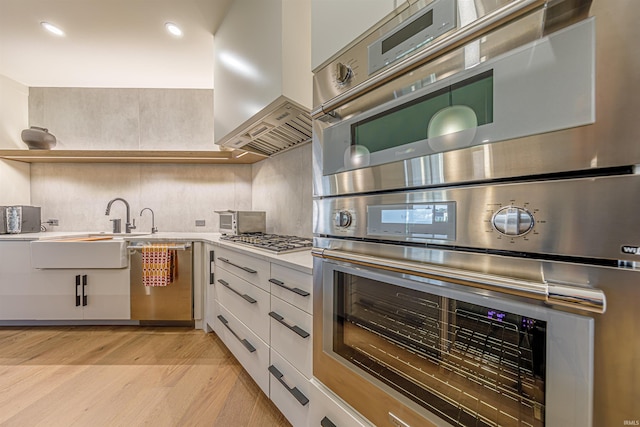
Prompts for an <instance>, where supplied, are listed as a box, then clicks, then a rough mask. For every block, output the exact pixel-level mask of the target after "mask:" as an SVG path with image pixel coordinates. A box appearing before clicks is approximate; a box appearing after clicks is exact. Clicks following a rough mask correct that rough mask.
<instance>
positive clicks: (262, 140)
mask: <svg viewBox="0 0 640 427" xmlns="http://www.w3.org/2000/svg"><path fill="white" fill-rule="evenodd" d="M307 142H311V115H310V113H309V110H307V109H306V108H304V107H302V106H300V105H299V104H297V103H295V102H294V101H292V100H290V99H288V98H287V97H285V96H280V97H278V98H277V99H276V100H275V101H274V102H272V103H271V104H269V105H267V106H266V107H265V108H263V109H262V110H261V111H260V112H259V113H258V114H256V115H254V116H253V117H252V118H251V119H250V120H248V121H247V122H245V123H243V124H242V125H240V126H239V127H238V128H236V130H235V131H234V132H231V133H230V134H229V135H228V136H226V137H225V138H223V139H222V140H220V141H219V142H217V144H219V145H221V146H223V147H227V148H232V149H236V150H245V151H250V152H252V153H256V154H260V155H263V156H272V155H274V154H276V153H279V152H282V151H285V150H288V149H290V148H293V147H296V146H298V145H301V144H304V143H307Z"/></svg>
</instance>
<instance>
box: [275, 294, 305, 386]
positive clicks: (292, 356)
mask: <svg viewBox="0 0 640 427" xmlns="http://www.w3.org/2000/svg"><path fill="white" fill-rule="evenodd" d="M269 316H270V317H271V348H273V349H274V350H276V351H277V352H278V353H280V354H281V355H282V356H283V357H284V358H285V359H287V361H289V363H291V364H292V365H293V366H294V367H295V368H296V369H297V370H299V371H300V372H301V373H302V374H303V375H305V376H306V377H307V378H311V376H312V375H313V372H312V363H313V342H312V337H311V328H312V326H313V319H312V317H311V315H310V314H309V313H305V312H304V311H302V310H300V309H299V308H296V307H294V306H292V305H291V304H289V303H287V302H284V301H282V300H281V299H279V298H276V297H274V296H273V295H272V296H271V311H270V312H269Z"/></svg>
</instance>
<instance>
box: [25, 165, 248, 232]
mask: <svg viewBox="0 0 640 427" xmlns="http://www.w3.org/2000/svg"><path fill="white" fill-rule="evenodd" d="M116 197H121V198H123V199H125V200H127V202H128V203H129V205H130V207H131V218H132V219H135V220H136V225H137V229H136V230H135V231H136V232H143V231H151V214H150V212H144V214H143V215H142V216H140V211H141V210H142V209H143V208H146V207H148V208H151V209H153V211H154V214H155V225H156V227H158V230H159V231H188V232H197V231H201V232H217V231H218V215H217V214H215V213H214V211H215V210H223V209H241V210H248V209H251V165H230V166H224V165H223V166H221V165H167V164H158V165H156V164H103V163H99V164H90V163H89V164H75V163H74V164H65V163H37V164H33V165H32V168H31V200H32V204H34V205H36V206H41V207H42V220H43V221H46V220H47V219H53V218H55V219H58V220H59V221H60V225H59V226H57V227H49V228H50V229H51V230H56V231H87V230H89V231H111V229H112V223H111V222H110V221H109V220H110V219H115V218H121V219H122V229H123V230H124V224H125V222H126V221H125V218H126V215H125V207H124V204H123V203H121V202H115V203H114V204H113V206H112V208H111V214H110V215H109V216H106V215H105V210H106V207H107V203H108V202H109V201H110V200H112V199H114V198H116ZM201 219H204V220H205V226H204V227H196V226H195V222H196V220H201Z"/></svg>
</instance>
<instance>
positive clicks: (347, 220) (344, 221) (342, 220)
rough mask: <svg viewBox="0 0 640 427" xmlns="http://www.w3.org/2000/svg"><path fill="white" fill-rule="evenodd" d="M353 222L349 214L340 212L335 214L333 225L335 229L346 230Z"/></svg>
mask: <svg viewBox="0 0 640 427" xmlns="http://www.w3.org/2000/svg"><path fill="white" fill-rule="evenodd" d="M352 221H353V217H352V216H351V212H349V211H340V212H338V213H337V214H336V217H335V224H336V227H341V228H347V227H348V226H350V225H351V222H352Z"/></svg>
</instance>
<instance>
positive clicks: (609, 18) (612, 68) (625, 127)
mask: <svg viewBox="0 0 640 427" xmlns="http://www.w3.org/2000/svg"><path fill="white" fill-rule="evenodd" d="M482 3H483V2H476V4H482ZM562 4H563V2H555V3H554V4H553V5H548V6H547V7H545V8H544V9H543V10H534V11H533V12H531V13H529V14H527V15H526V16H524V17H523V16H522V15H521V16H519V17H518V20H517V21H515V24H513V25H503V26H498V27H497V28H496V27H493V28H492V29H491V31H490V32H488V33H486V34H484V35H482V36H481V37H480V38H479V39H474V40H471V41H470V43H467V44H463V45H461V46H460V45H459V46H457V47H456V48H455V49H452V50H450V51H448V52H446V53H438V54H434V55H432V56H431V57H430V58H429V59H428V60H425V61H423V62H422V63H421V64H420V66H419V67H417V68H412V69H410V70H409V71H410V72H409V71H407V72H406V73H402V70H395V71H394V74H393V77H389V78H388V79H386V80H384V81H383V82H381V83H379V84H377V85H372V87H371V88H366V90H364V91H359V92H358V94H361V93H362V94H364V96H361V97H356V96H355V95H353V96H351V97H350V98H349V99H348V101H345V102H342V103H339V105H338V106H333V105H332V106H331V107H328V106H327V105H330V104H329V103H330V101H332V100H333V99H334V98H339V96H342V92H343V91H347V92H348V91H349V90H353V89H354V88H355V87H356V86H359V85H360V84H361V82H362V81H363V80H364V79H363V78H362V76H360V77H358V79H360V80H354V83H353V85H352V86H350V87H348V88H346V89H345V87H344V86H341V85H338V84H336V83H335V82H334V77H333V75H332V73H333V71H331V70H334V69H335V66H336V65H335V64H336V63H344V64H346V63H348V62H349V61H348V60H347V59H346V57H345V55H346V56H349V55H354V58H355V57H358V55H361V54H360V53H359V52H361V51H362V52H366V49H365V48H364V47H363V46H359V45H354V49H351V50H350V49H347V50H345V51H344V52H343V54H342V56H340V58H337V59H336V60H335V61H334V63H332V64H328V65H327V66H326V72H325V71H324V70H320V71H318V73H317V75H316V78H315V80H314V82H315V83H314V84H315V98H314V105H315V106H316V110H317V111H320V112H321V113H319V114H320V115H319V116H316V117H317V118H316V120H315V121H314V191H315V194H316V195H317V196H324V195H337V194H353V193H360V192H367V191H380V190H392V189H402V188H415V187H421V186H433V185H442V184H446V183H458V182H470V181H483V180H491V179H497V178H501V179H502V178H510V177H528V176H532V175H541V174H550V173H559V172H566V171H584V170H595V169H602V168H611V167H619V166H625V165H633V164H638V163H640V148H638V145H637V144H635V143H633V141H637V140H638V138H640V129H638V127H637V126H634V124H633V123H634V120H633V118H632V117H631V115H632V113H631V112H632V111H638V110H639V109H640V99H638V97H635V96H634V95H633V94H634V93H637V92H638V91H639V90H640V72H638V69H637V64H636V63H635V62H634V61H632V60H630V58H635V57H637V56H639V55H640V51H639V49H640V47H638V46H637V44H635V43H633V40H637V39H638V38H640V29H639V28H638V26H637V25H635V23H634V18H632V16H636V15H638V14H639V13H640V9H638V8H640V5H638V4H637V3H629V2H628V1H625V0H613V2H604V1H601V0H594V1H591V2H589V1H582V2H573V6H574V8H573V9H572V8H571V7H568V6H566V2H565V7H564V8H565V12H566V13H564V14H562V13H559V10H560V9H562V6H561V5H562ZM478 10H493V8H492V7H491V6H488V7H487V8H486V9H485V8H480V7H478ZM552 10H558V13H556V15H557V16H554V15H553V13H552ZM634 12H635V13H634ZM403 13H405V12H404V11H403V12H401V13H400V14H399V15H398V16H401V15H402V14H403ZM587 17H595V18H596V19H595V21H594V23H595V47H596V52H595V58H596V62H595V72H594V73H593V75H592V77H593V81H594V85H595V88H596V90H595V111H596V116H595V122H594V123H592V124H587V125H584V126H578V127H573V128H571V129H564V130H555V131H552V132H547V133H543V134H538V135H532V136H525V137H520V138H515V139H511V140H508V141H502V142H493V143H486V144H481V145H478V146H475V147H469V148H462V149H458V150H453V151H448V152H445V153H438V154H432V155H425V156H420V157H414V158H411V159H408V160H402V161H397V162H392V163H387V164H383V165H377V166H371V167H367V168H362V169H358V170H354V171H347V172H339V173H336V174H329V175H326V174H323V172H322V171H323V166H322V164H323V146H322V135H323V132H324V130H325V129H326V128H327V127H330V126H332V125H333V124H335V123H337V122H339V121H340V120H346V119H349V118H351V117H353V116H354V115H357V114H360V113H362V112H365V111H368V110H369V109H370V108H371V106H373V105H380V104H382V103H384V102H387V101H389V100H392V99H395V98H399V97H402V96H404V95H405V94H406V93H409V92H411V90H412V89H411V88H412V86H414V87H416V88H420V87H422V85H424V81H425V80H424V79H425V78H428V79H432V80H433V83H437V82H438V81H440V80H442V79H445V78H450V77H451V76H452V75H455V74H457V73H459V72H462V71H464V70H465V65H464V64H465V62H464V58H465V48H466V47H468V46H471V45H473V43H476V42H477V41H479V42H480V49H481V55H480V58H481V62H480V63H481V64H482V63H483V62H485V61H490V60H491V58H495V57H496V55H501V54H503V53H506V52H509V51H510V50H512V49H514V48H515V47H517V46H521V45H522V44H524V43H529V42H531V41H534V40H537V39H539V38H540V37H545V36H546V35H548V34H552V30H555V29H556V27H557V26H560V27H562V26H566V25H569V24H572V23H574V22H576V21H579V20H581V19H584V18H587ZM392 22H396V21H392ZM527 22H531V23H532V24H531V26H529V25H522V26H521V25H520V24H524V23H527ZM521 27H523V28H531V30H530V31H526V32H522V30H518V29H519V28H521ZM388 30H389V28H388V27H385V26H384V25H382V26H380V29H379V30H374V31H372V32H370V33H369V34H371V37H373V36H376V37H379V35H380V34H384V33H385V32H386V31H388ZM458 31H459V30H458ZM456 33H457V32H454V33H453V34H456ZM446 37H448V36H445V38H446ZM364 44H366V43H364ZM428 49H429V47H427V50H428ZM485 53H486V54H485ZM364 55H365V56H366V53H364ZM360 61H361V59H358V60H357V62H358V63H360ZM396 65H400V64H396ZM394 67H395V66H393V67H392V68H394ZM353 68H354V70H355V71H354V79H356V77H355V76H358V72H357V70H360V71H362V66H361V65H357V66H354V67H353ZM365 74H366V73H365ZM364 77H367V76H364ZM429 81H430V80H427V82H429ZM383 83H384V84H383ZM429 84H432V83H429ZM403 88H407V90H406V91H403ZM539 93H540V94H541V95H544V96H547V99H548V102H547V103H548V104H549V105H551V104H553V103H554V102H555V101H554V96H555V93H556V86H555V85H554V86H545V87H541V88H540V91H539ZM576 101H577V102H580V100H576ZM513 103H514V105H516V104H518V103H523V100H521V99H514V100H513ZM525 153H526V154H525Z"/></svg>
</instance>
